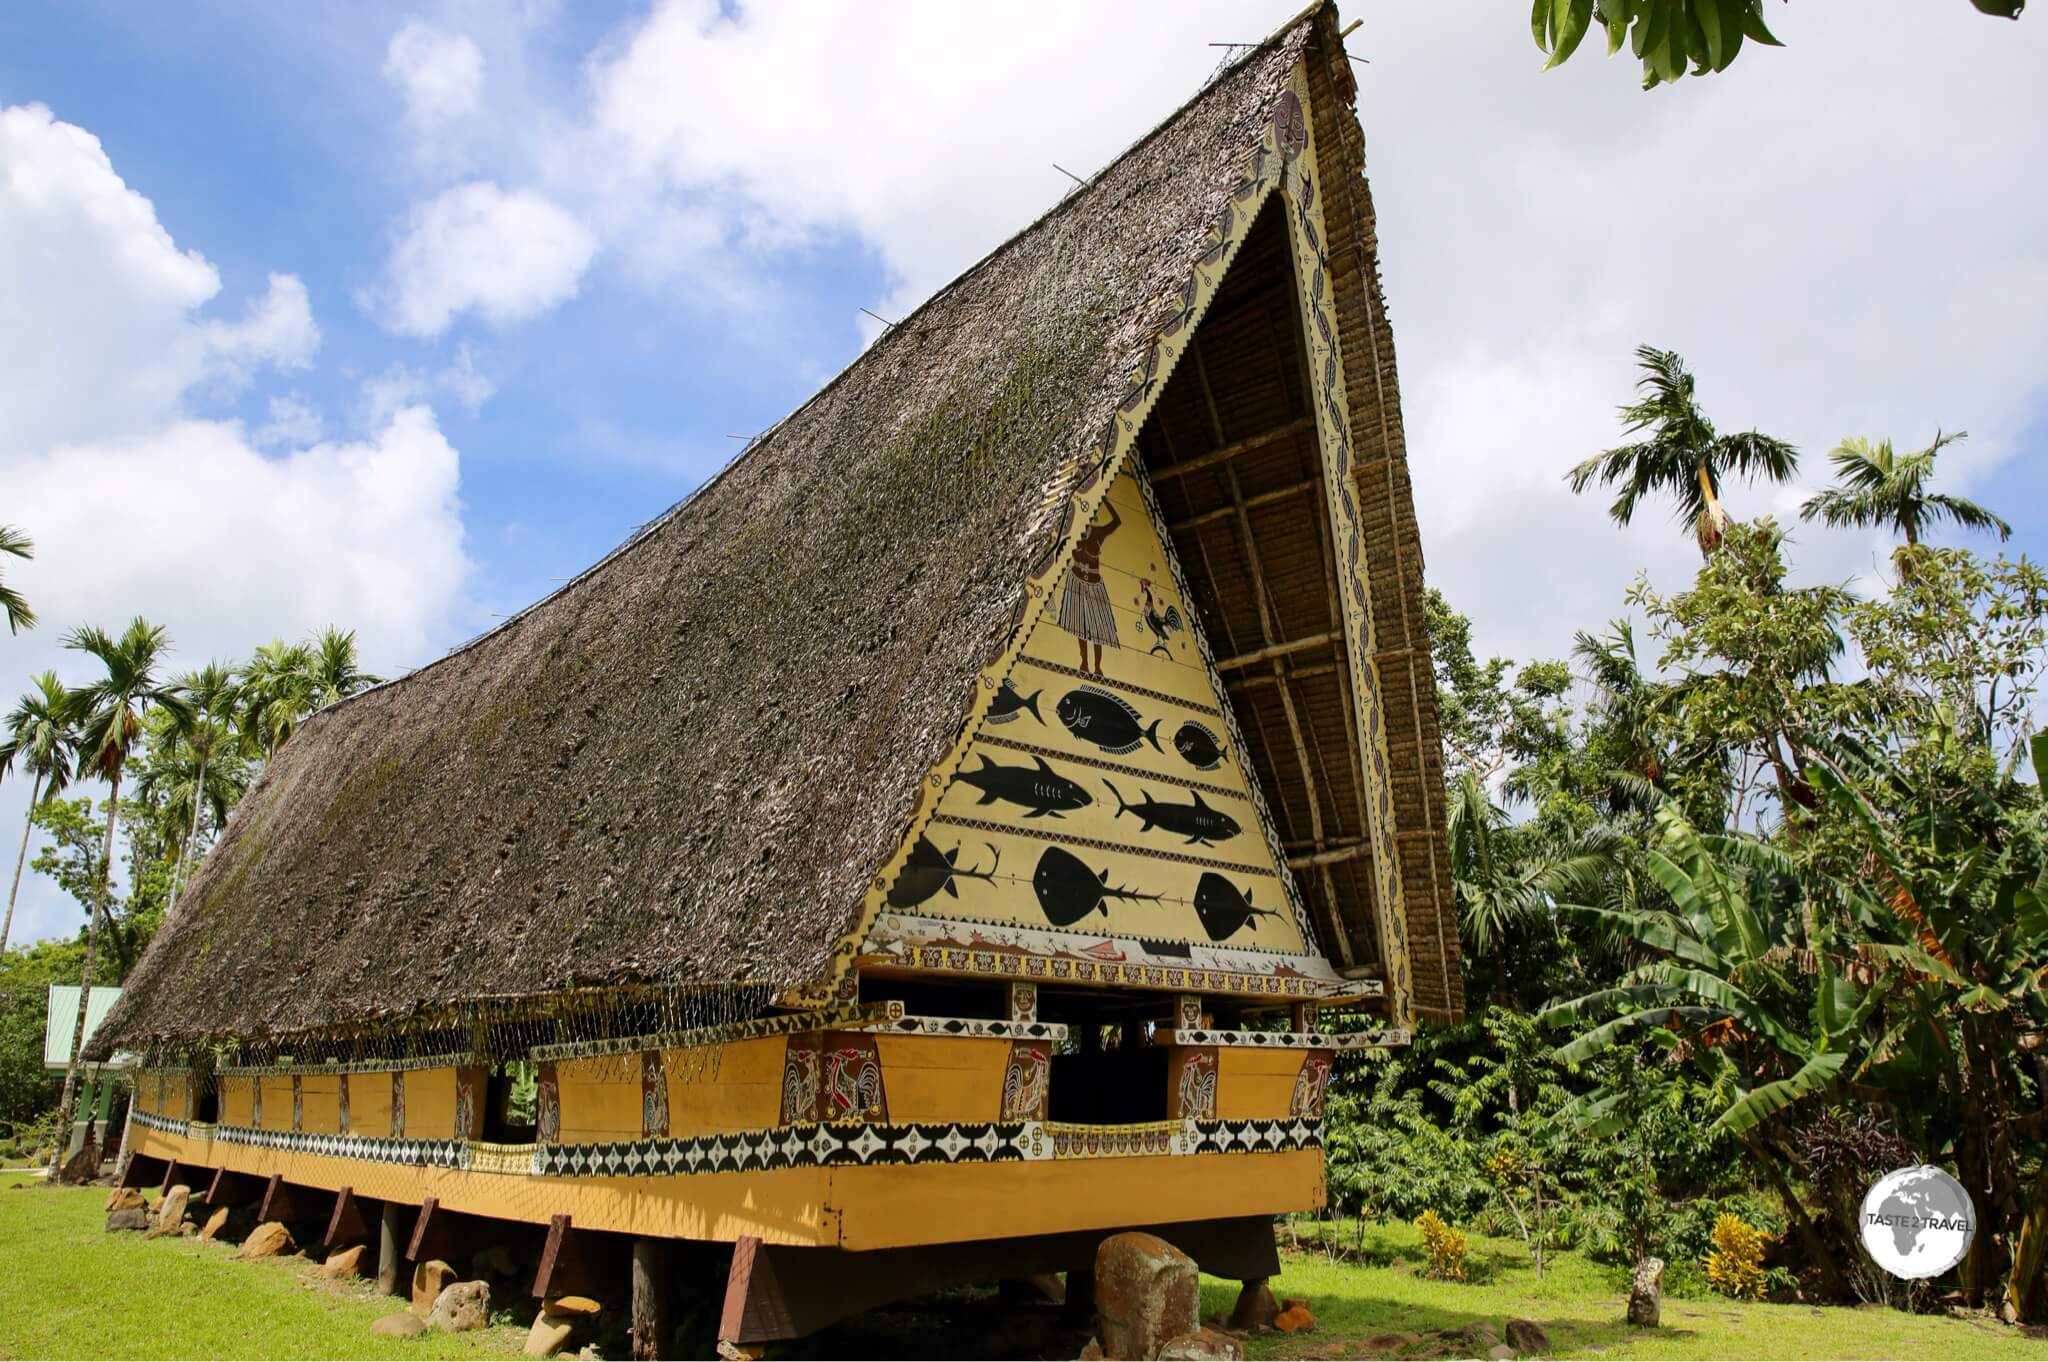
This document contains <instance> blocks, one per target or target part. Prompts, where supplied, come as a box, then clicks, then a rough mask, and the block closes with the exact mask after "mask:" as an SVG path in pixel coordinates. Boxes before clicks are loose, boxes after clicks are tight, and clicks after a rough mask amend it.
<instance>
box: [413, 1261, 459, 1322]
mask: <svg viewBox="0 0 2048 1362" xmlns="http://www.w3.org/2000/svg"><path fill="white" fill-rule="evenodd" d="M454 1280H455V1269H454V1268H452V1267H450V1266H448V1264H446V1263H444V1262H442V1261H441V1260H440V1259H439V1258H429V1259H427V1261H425V1262H424V1263H421V1264H420V1265H419V1266H418V1267H415V1268H414V1269H413V1270H412V1312H413V1313H414V1314H415V1315H418V1316H419V1317H420V1318H421V1319H425V1318H426V1317H427V1316H428V1315H429V1314H431V1313H432V1312H433V1309H434V1302H435V1301H437V1300H439V1299H440V1298H441V1293H442V1292H443V1291H446V1290H447V1289H448V1283H450V1282H452V1281H454Z"/></svg>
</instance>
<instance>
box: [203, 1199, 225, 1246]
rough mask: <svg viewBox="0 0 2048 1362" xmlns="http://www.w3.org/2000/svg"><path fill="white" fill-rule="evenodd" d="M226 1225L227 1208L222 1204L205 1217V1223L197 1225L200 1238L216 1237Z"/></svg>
mask: <svg viewBox="0 0 2048 1362" xmlns="http://www.w3.org/2000/svg"><path fill="white" fill-rule="evenodd" d="M227 1226H228V1208H227V1207H225V1206H223V1207H221V1208H220V1209H219V1210H217V1211H215V1212H214V1213H213V1214H212V1215H209V1216H208V1217H206V1223H205V1224H204V1225H202V1226H200V1227H199V1237H200V1238H201V1239H218V1238H220V1232H221V1231H222V1230H224V1229H226V1228H227Z"/></svg>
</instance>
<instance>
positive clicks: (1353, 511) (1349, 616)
mask: <svg viewBox="0 0 2048 1362" xmlns="http://www.w3.org/2000/svg"><path fill="white" fill-rule="evenodd" d="M1273 127H1274V129H1275V132H1276V137H1277V141H1278V143H1279V148H1280V155H1281V157H1282V158H1283V159H1284V161H1285V163H1286V165H1285V169H1284V171H1283V172H1282V179H1283V180H1284V181H1285V185H1286V187H1285V189H1284V191H1283V193H1282V201H1283V202H1284V203H1285V204H1286V205H1287V207H1288V208H1289V209H1290V210H1291V211H1289V212H1288V213H1287V214H1286V218H1287V241H1288V245H1289V247H1290V248H1291V250H1292V254H1293V256H1294V277H1295V282H1296V285H1297V287H1298V289H1299V296H1298V298H1297V299H1296V301H1297V303H1298V304H1299V306H1298V307H1297V308H1296V311H1297V312H1298V313H1299V315H1300V317H1301V321H1302V343H1303V345H1304V346H1305V347H1306V349H1307V353H1308V361H1309V370H1310V382H1311V383H1312V384H1313V385H1314V386H1315V389H1316V395H1315V400H1314V402H1313V403H1312V404H1311V405H1312V406H1313V407H1314V408H1315V418H1316V435H1317V438H1318V441H1319V442H1320V444H1321V446H1322V454H1323V479H1322V481H1323V493H1324V499H1325V501H1326V503H1327V511H1328V514H1329V518H1330V531H1331V534H1330V543H1331V548H1332V550H1333V551H1335V552H1339V553H1342V555H1343V557H1344V562H1343V565H1342V568H1341V571H1342V573H1343V574H1344V576H1345V578H1346V582H1345V585H1346V587H1347V590H1346V591H1345V593H1344V599H1343V612H1344V642H1345V652H1346V653H1347V654H1348V661H1349V663H1350V679H1351V704H1352V711H1353V713H1352V718H1353V721H1354V722H1355V723H1356V724H1357V725H1358V732H1359V734H1360V736H1361V738H1362V739H1363V744H1362V747H1363V750H1362V752H1361V754H1360V755H1361V756H1362V757H1363V758H1364V760H1363V761H1362V762H1361V765H1362V766H1363V767H1364V774H1365V786H1366V788H1365V791H1364V793H1365V795H1366V799H1367V817H1366V823H1367V824H1368V825H1369V827H1368V835H1369V836H1370V837H1371V838H1372V847H1373V856H1372V861H1373V881H1374V884H1373V887H1374V891H1375V892H1374V894H1373V908H1374V910H1375V914H1374V915H1375V917H1376V919H1377V921H1378V925H1379V937H1380V940H1379V945H1380V954H1381V956H1382V957H1383V959H1382V961H1381V963H1382V965H1384V966H1385V968H1386V971H1387V1001H1388V1007H1387V1012H1388V1015H1389V1017H1390V1018H1391V1019H1392V1021H1393V1023H1394V1024H1395V1025H1396V1026H1398V1027H1406V1026H1407V1025H1408V1023H1409V1018H1410V1017H1411V1015H1412V1006H1413V1005H1412V1001H1411V989H1410V986H1409V978H1408V913H1407V907H1406V899H1405V897H1404V895H1403V891H1402V887H1401V864H1400V861H1399V859H1398V854H1397V851H1396V847H1395V827H1394V795H1393V774H1392V771H1391V770H1390V768H1389V764H1388V760H1387V729H1386V722H1385V715H1384V713H1383V705H1382V702H1381V698H1380V671H1379V664H1378V663H1377V662H1376V661H1374V660H1373V650H1374V648H1375V647H1376V644H1375V642H1374V634H1373V618H1372V594H1371V585H1370V577H1369V575H1368V573H1367V570H1366V565H1365V535H1364V530H1363V528H1362V525H1361V518H1360V516H1359V512H1358V491H1357V489H1356V488H1355V487H1353V486H1352V482H1351V477H1352V474H1351V466H1352V451H1353V446H1352V442H1351V441H1352V436H1351V417H1350V413H1349V411H1348V410H1347V409H1346V407H1345V403H1344V394H1345V392H1346V389H1345V386H1344V356H1343V354H1342V353H1341V352H1340V349H1339V346H1338V340H1337V337H1338V322H1337V297H1336V289H1335V287H1334V286H1333V285H1332V284H1331V282H1330V280H1331V274H1330V257H1329V254H1328V252H1326V251H1325V250H1324V249H1323V240H1324V226H1323V205H1322V200H1321V198H1320V196H1319V195H1318V194H1317V193H1316V178H1317V176H1318V175H1319V174H1320V162H1319V161H1318V159H1317V154H1316V145H1315V133H1314V119H1312V118H1311V117H1310V116H1309V96H1308V81H1307V78H1306V75H1305V73H1304V69H1303V67H1302V66H1301V64H1299V63H1297V64H1296V65H1295V68H1294V72H1293V74H1292V76H1291V77H1290V78H1289V82H1288V89H1287V91H1286V92H1285V93H1283V94H1282V95H1281V96H1280V101H1279V104H1278V106H1277V107H1276V108H1275V109H1274V111H1273Z"/></svg>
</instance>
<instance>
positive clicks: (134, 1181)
mask: <svg viewBox="0 0 2048 1362" xmlns="http://www.w3.org/2000/svg"><path fill="white" fill-rule="evenodd" d="M160 1162H162V1161H161V1160H159V1159H154V1158H151V1157H150V1156H149V1155H147V1154H131V1155H129V1156H128V1166H127V1167H126V1168H124V1169H122V1170H121V1185H122V1186H123V1187H146V1186H148V1185H149V1180H150V1179H151V1178H152V1177H155V1176H156V1169H157V1165H158V1164H159V1163H160Z"/></svg>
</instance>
